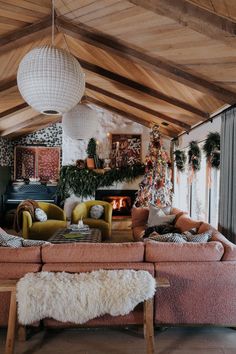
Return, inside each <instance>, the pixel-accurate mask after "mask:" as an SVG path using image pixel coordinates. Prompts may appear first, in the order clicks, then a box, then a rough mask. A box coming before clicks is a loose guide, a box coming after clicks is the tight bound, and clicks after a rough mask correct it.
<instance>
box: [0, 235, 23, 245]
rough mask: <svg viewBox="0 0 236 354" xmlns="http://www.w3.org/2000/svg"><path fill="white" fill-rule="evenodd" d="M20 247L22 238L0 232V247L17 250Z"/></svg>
mask: <svg viewBox="0 0 236 354" xmlns="http://www.w3.org/2000/svg"><path fill="white" fill-rule="evenodd" d="M21 246H22V237H18V236H13V235H8V234H7V233H5V232H0V247H11V248H19V247H21Z"/></svg>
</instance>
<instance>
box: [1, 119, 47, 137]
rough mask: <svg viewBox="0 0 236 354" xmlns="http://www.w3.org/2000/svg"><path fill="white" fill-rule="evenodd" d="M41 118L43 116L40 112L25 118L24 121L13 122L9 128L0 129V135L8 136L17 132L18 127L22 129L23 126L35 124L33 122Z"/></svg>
mask: <svg viewBox="0 0 236 354" xmlns="http://www.w3.org/2000/svg"><path fill="white" fill-rule="evenodd" d="M42 118H43V115H42V114H39V115H36V116H35V117H32V118H30V119H27V120H26V121H24V122H21V123H18V124H15V125H13V126H12V127H10V128H7V129H5V130H2V131H0V136H4V137H8V136H9V135H10V134H12V133H14V132H17V131H18V130H20V129H23V128H25V127H27V126H28V125H32V124H35V122H38V121H40V120H41V119H42Z"/></svg>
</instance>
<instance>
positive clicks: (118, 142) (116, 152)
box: [111, 134, 142, 167]
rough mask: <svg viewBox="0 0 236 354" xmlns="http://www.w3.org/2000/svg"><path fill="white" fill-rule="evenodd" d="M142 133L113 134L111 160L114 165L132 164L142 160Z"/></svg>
mask: <svg viewBox="0 0 236 354" xmlns="http://www.w3.org/2000/svg"><path fill="white" fill-rule="evenodd" d="M141 153H142V140H141V135H140V134H112V150H111V161H112V166H113V167H124V166H131V165H134V164H136V163H140V162H141Z"/></svg>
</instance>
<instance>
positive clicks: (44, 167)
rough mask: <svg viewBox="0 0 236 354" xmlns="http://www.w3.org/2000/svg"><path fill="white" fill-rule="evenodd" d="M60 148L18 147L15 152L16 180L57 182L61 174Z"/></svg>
mask: <svg viewBox="0 0 236 354" xmlns="http://www.w3.org/2000/svg"><path fill="white" fill-rule="evenodd" d="M60 154H61V148H59V147H42V146H16V147H15V151H14V179H15V180H17V179H24V178H26V179H40V180H44V181H48V180H50V181H55V180H57V179H58V178H59V172H60Z"/></svg>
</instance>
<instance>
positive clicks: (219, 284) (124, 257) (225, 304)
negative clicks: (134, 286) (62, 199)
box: [0, 208, 236, 327]
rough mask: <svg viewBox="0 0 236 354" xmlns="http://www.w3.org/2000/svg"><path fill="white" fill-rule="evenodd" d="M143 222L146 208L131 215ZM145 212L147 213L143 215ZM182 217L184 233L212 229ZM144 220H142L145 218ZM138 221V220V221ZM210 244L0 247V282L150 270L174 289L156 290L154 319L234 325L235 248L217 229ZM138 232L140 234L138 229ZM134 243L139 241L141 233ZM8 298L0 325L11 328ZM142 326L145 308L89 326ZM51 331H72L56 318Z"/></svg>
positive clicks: (0, 307) (0, 302)
mask: <svg viewBox="0 0 236 354" xmlns="http://www.w3.org/2000/svg"><path fill="white" fill-rule="evenodd" d="M136 213H137V214H138V215H139V216H140V219H142V220H144V221H142V222H144V224H143V225H140V224H139V226H138V227H139V228H140V227H141V226H142V227H144V228H145V218H146V219H147V216H148V213H147V211H146V210H144V209H142V210H141V209H139V208H137V209H135V210H133V213H132V216H133V221H134V223H133V225H134V228H135V227H136V226H135V225H137V224H135V222H136V221H137V217H136V216H137V215H136ZM142 213H145V215H146V216H145V217H144V215H142ZM176 214H178V217H177V221H176V226H178V227H179V228H180V229H181V230H182V231H185V230H188V229H190V228H193V227H197V228H198V230H199V233H201V232H204V231H206V230H208V229H209V228H211V226H210V225H209V224H206V223H203V222H200V221H194V220H192V219H190V218H189V217H188V216H187V215H186V214H184V213H180V212H179V211H178V212H177V211H176ZM141 216H142V217H141ZM140 219H139V221H140ZM212 230H213V236H212V241H210V242H208V243H206V244H199V243H189V244H174V243H160V242H155V241H145V242H143V241H140V240H139V242H129V243H100V244H91V243H90V244H89V243H77V244H76V243H71V244H59V245H56V244H54V245H47V246H43V247H29V248H20V249H10V248H3V247H2V248H0V278H1V279H9V278H10V279H12V278H13V279H15V278H20V277H22V276H23V275H24V274H25V273H27V272H39V271H41V270H43V271H54V272H61V271H66V272H72V273H75V272H76V273H77V272H87V271H92V270H97V269H135V270H140V269H141V270H147V271H149V272H150V273H151V274H153V275H154V276H158V277H167V278H168V279H169V280H170V285H171V286H170V288H160V289H157V292H156V295H155V309H154V314H153V320H154V323H155V325H156V326H163V325H192V324H194V325H223V326H236V306H235V302H236V245H234V244H232V243H231V242H230V241H228V240H227V239H226V238H225V237H224V236H223V235H221V234H220V233H219V232H218V231H217V230H215V229H212ZM133 231H134V229H133ZM136 231H137V230H136ZM135 240H138V237H137V234H136V237H135ZM8 308H9V296H8V294H4V295H2V294H1V296H0V325H1V326H3V325H6V324H7V316H8ZM142 323H143V309H142V306H137V307H136V309H135V310H134V311H133V312H131V313H130V314H129V315H127V316H117V317H112V316H109V315H106V316H103V317H100V318H97V319H94V320H91V321H89V322H88V323H87V324H86V325H87V326H99V325H102V326H104V325H109V326H114V325H129V324H142ZM44 324H45V326H48V327H68V326H74V325H73V324H70V323H66V324H65V323H59V322H57V321H55V320H52V319H45V320H44Z"/></svg>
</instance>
